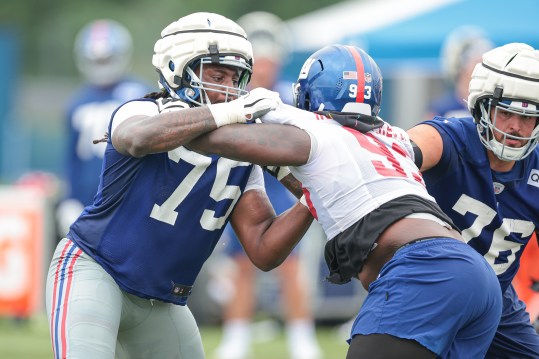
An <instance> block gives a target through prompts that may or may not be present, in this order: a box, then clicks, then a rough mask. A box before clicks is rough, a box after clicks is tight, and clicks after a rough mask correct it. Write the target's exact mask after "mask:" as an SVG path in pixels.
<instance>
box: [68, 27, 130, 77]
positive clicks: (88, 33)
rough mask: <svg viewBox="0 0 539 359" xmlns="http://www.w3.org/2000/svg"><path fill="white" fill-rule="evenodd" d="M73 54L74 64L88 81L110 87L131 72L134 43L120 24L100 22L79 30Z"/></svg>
mask: <svg viewBox="0 0 539 359" xmlns="http://www.w3.org/2000/svg"><path fill="white" fill-rule="evenodd" d="M73 51H74V57H75V64H76V65H77V68H78V70H79V71H80V73H81V74H82V75H83V76H84V77H85V78H86V80H87V81H88V82H90V83H93V84H94V85H97V86H110V85H112V84H114V83H115V82H117V81H119V80H120V79H121V78H122V77H123V76H124V75H125V74H126V73H127V72H128V70H129V68H130V65H131V55H132V52H133V41H132V39H131V34H130V33H129V31H128V30H127V29H126V28H125V27H124V26H123V25H121V24H120V23H118V22H116V21H114V20H110V19H98V20H94V21H92V22H90V23H88V24H87V25H86V26H84V27H83V28H82V29H81V30H80V31H79V33H78V34H77V37H76V40H75V46H74V48H73Z"/></svg>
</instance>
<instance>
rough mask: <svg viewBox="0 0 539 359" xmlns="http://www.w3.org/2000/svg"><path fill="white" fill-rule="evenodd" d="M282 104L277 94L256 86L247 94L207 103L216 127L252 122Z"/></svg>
mask: <svg viewBox="0 0 539 359" xmlns="http://www.w3.org/2000/svg"><path fill="white" fill-rule="evenodd" d="M281 105H282V101H281V98H280V96H279V94H278V93H277V92H275V91H270V90H267V89H264V88H256V89H254V90H252V91H251V92H249V93H248V94H247V95H245V96H242V97H240V98H237V99H235V100H232V101H230V102H226V103H219V104H215V105H209V106H208V107H209V109H210V111H211V113H212V115H213V118H214V120H215V124H216V125H217V127H221V126H224V125H228V124H231V123H245V122H253V121H255V120H256V119H257V118H259V117H261V116H263V115H265V114H267V113H268V112H270V111H272V110H275V109H277V108H279V106H281Z"/></svg>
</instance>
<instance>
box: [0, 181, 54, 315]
mask: <svg viewBox="0 0 539 359" xmlns="http://www.w3.org/2000/svg"><path fill="white" fill-rule="evenodd" d="M44 204H45V197H44V196H43V193H42V192H41V191H40V190H37V189H35V188H18V187H15V186H2V187H0V317H2V316H9V317H15V318H28V317H30V316H32V315H33V314H35V313H36V312H37V311H38V310H40V308H41V307H42V298H43V295H44V294H43V288H44V279H45V273H44V267H43V258H44V253H46V252H45V221H44V218H45V213H44V211H45V208H46V207H45V205H44Z"/></svg>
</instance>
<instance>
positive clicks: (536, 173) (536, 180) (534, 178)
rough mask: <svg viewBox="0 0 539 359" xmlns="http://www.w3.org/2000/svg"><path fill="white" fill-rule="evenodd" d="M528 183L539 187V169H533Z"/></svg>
mask: <svg viewBox="0 0 539 359" xmlns="http://www.w3.org/2000/svg"><path fill="white" fill-rule="evenodd" d="M528 184H529V185H532V186H535V187H538V188H539V170H536V169H533V170H532V171H531V172H530V177H528Z"/></svg>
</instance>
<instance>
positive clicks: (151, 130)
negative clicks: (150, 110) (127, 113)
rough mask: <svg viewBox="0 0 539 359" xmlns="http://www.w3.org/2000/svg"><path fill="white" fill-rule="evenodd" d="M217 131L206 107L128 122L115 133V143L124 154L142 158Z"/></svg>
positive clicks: (113, 139)
mask: <svg viewBox="0 0 539 359" xmlns="http://www.w3.org/2000/svg"><path fill="white" fill-rule="evenodd" d="M216 128H217V125H216V123H215V121H214V119H213V116H212V113H211V112H210V110H209V109H208V108H207V107H197V108H190V109H186V110H181V111H173V112H164V113H161V114H159V115H156V116H151V117H143V116H138V117H133V118H131V119H129V120H126V121H124V122H123V123H121V124H120V125H119V126H118V127H117V128H116V129H115V131H114V133H113V136H112V143H113V144H114V147H115V148H116V149H117V150H118V151H119V152H120V153H122V154H125V155H130V156H133V157H143V156H145V155H147V154H151V153H159V152H168V151H171V150H173V149H175V148H178V147H180V146H183V145H184V144H186V143H189V142H190V141H191V140H193V139H194V138H196V137H198V136H200V135H201V134H203V133H206V132H208V131H211V130H214V129H216Z"/></svg>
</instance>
